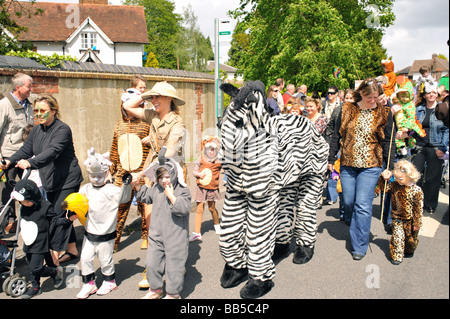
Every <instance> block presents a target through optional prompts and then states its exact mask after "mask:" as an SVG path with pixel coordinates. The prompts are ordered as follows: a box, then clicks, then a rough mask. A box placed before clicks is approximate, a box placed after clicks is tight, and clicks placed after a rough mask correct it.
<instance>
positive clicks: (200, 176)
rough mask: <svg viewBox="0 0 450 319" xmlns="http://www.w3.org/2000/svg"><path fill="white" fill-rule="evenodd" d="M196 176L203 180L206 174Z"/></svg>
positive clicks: (201, 173)
mask: <svg viewBox="0 0 450 319" xmlns="http://www.w3.org/2000/svg"><path fill="white" fill-rule="evenodd" d="M198 176H199V178H200V179H203V178H205V176H206V174H205V173H204V172H203V171H202V172H200V173H198Z"/></svg>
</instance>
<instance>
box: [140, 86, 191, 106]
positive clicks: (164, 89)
mask: <svg viewBox="0 0 450 319" xmlns="http://www.w3.org/2000/svg"><path fill="white" fill-rule="evenodd" d="M155 95H160V96H168V97H171V98H173V101H174V102H175V104H176V105H177V106H180V105H183V104H185V101H184V100H183V99H182V98H180V97H179V96H178V95H177V90H176V89H175V88H174V87H173V86H172V85H170V84H169V83H167V82H166V81H162V82H157V83H156V84H155V85H154V86H153V87H152V89H151V90H150V91H147V92H145V93H143V94H142V96H141V97H142V99H144V100H147V99H150V98H151V97H152V96H155Z"/></svg>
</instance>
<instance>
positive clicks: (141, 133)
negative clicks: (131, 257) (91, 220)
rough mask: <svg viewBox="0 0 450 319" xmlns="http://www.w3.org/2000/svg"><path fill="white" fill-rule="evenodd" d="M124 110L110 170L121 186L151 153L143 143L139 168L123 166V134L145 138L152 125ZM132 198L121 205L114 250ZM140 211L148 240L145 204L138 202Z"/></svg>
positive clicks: (116, 131) (142, 227)
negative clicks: (125, 178) (120, 144)
mask: <svg viewBox="0 0 450 319" xmlns="http://www.w3.org/2000/svg"><path fill="white" fill-rule="evenodd" d="M121 110H122V119H121V120H119V121H118V122H117V123H116V126H115V128H114V136H113V141H112V145H111V151H110V160H111V162H112V165H111V168H110V172H111V175H112V176H114V174H116V178H115V182H114V184H115V185H117V186H119V187H121V186H122V177H123V176H124V175H125V174H127V173H133V172H141V171H142V170H143V169H144V164H145V161H146V159H147V156H148V154H149V150H150V146H149V145H144V144H142V154H143V155H142V162H141V165H140V166H139V168H138V169H136V170H132V171H129V170H127V168H126V167H123V166H122V163H121V161H120V156H121V154H119V150H118V144H119V138H120V137H121V136H122V135H126V134H135V135H137V136H138V137H139V139H141V140H142V139H143V138H144V137H146V136H148V135H149V131H150V125H149V124H148V123H146V122H144V121H142V120H141V119H138V118H134V117H131V118H129V116H128V115H127V113H126V112H125V111H124V110H123V109H122V108H121ZM141 184H142V185H143V184H144V181H142V182H141ZM134 193H135V190H134V189H133V192H132V195H131V198H133V197H134ZM131 202H132V199H131V200H130V201H128V202H127V203H123V204H120V205H119V211H118V215H117V229H116V231H117V237H116V241H115V245H114V251H117V249H118V245H119V243H120V239H121V237H122V231H123V228H124V226H125V222H126V220H127V216H128V211H129V210H130V206H131ZM137 208H138V213H139V214H140V215H141V216H142V225H141V239H143V240H147V223H146V220H145V204H144V203H141V202H138V205H137Z"/></svg>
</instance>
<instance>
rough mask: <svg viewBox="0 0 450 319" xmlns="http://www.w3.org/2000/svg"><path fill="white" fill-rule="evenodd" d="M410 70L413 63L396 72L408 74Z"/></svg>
mask: <svg viewBox="0 0 450 319" xmlns="http://www.w3.org/2000/svg"><path fill="white" fill-rule="evenodd" d="M409 70H411V65H410V66H407V67H406V68H403V69H401V70H400V71H397V72H396V73H397V74H406V75H408V73H409Z"/></svg>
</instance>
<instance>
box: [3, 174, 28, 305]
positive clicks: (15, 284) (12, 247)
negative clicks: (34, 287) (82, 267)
mask: <svg viewBox="0 0 450 319" xmlns="http://www.w3.org/2000/svg"><path fill="white" fill-rule="evenodd" d="M29 174H30V171H28V172H27V173H26V174H25V175H24V176H23V177H22V178H23V179H25V178H27V177H28V176H29ZM8 182H10V181H7V183H8ZM11 201H14V198H12V197H11V198H10V199H9V201H8V203H7V204H6V205H5V206H4V208H3V209H2V211H1V212H0V220H1V218H2V216H3V214H5V212H6V210H7V208H8V206H9V204H10V203H11ZM21 220H22V214H21V208H20V209H19V213H18V216H17V230H16V235H15V237H14V239H13V240H3V239H0V284H1V286H2V290H3V291H4V292H5V293H6V294H7V295H9V296H12V297H19V296H21V295H23V294H24V293H25V292H26V291H27V280H26V278H25V277H22V276H20V275H19V274H18V273H15V272H14V269H15V264H16V254H17V248H18V247H19V245H18V241H19V233H20V222H21Z"/></svg>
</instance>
